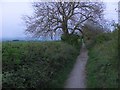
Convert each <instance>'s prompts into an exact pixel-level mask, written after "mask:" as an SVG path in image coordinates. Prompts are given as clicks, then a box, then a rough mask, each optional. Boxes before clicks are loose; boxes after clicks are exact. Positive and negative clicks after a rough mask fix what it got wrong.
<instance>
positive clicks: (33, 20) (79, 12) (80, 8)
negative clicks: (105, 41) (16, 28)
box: [24, 2, 104, 37]
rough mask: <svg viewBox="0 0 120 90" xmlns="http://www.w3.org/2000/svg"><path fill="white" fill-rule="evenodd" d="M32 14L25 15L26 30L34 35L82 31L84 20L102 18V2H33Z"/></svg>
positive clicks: (95, 20) (97, 20)
mask: <svg viewBox="0 0 120 90" xmlns="http://www.w3.org/2000/svg"><path fill="white" fill-rule="evenodd" d="M32 5H33V7H34V15H33V16H25V17H24V20H25V23H26V32H28V33H30V34H32V35H33V36H35V37H40V36H43V35H51V33H56V32H57V31H60V32H61V33H62V34H74V33H75V32H76V31H80V32H81V33H82V27H83V26H84V24H85V22H86V21H88V20H90V21H93V22H99V21H100V19H102V18H103V17H102V15H103V14H102V13H103V9H104V8H103V6H104V4H103V3H102V2H34V3H32Z"/></svg>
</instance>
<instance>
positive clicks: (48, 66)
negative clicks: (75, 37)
mask: <svg viewBox="0 0 120 90" xmlns="http://www.w3.org/2000/svg"><path fill="white" fill-rule="evenodd" d="M78 54H79V50H77V49H76V48H74V47H73V46H71V45H68V44H65V43H63V42H60V41H57V42H3V43H2V65H3V67H2V73H3V78H2V83H3V87H4V88H6V87H7V88H8V87H9V88H10V87H12V88H31V87H35V88H36V87H37V88H48V87H49V88H52V87H58V88H60V87H63V86H64V82H65V80H66V79H67V75H68V74H69V72H70V70H71V69H72V67H73V64H74V62H75V60H76V58H77V55H78Z"/></svg>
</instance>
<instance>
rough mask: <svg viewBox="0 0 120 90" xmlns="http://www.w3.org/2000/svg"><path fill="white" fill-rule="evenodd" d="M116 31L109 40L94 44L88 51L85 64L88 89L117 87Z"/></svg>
mask: <svg viewBox="0 0 120 90" xmlns="http://www.w3.org/2000/svg"><path fill="white" fill-rule="evenodd" d="M117 36H118V35H117V31H116V32H113V33H112V35H110V36H109V37H111V38H112V39H111V40H108V41H105V42H103V43H99V44H95V46H94V47H93V48H91V49H89V59H88V62H87V87H88V88H117V87H118V69H117V68H118V43H117V42H118V41H117V40H118V39H117Z"/></svg>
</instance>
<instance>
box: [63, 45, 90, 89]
mask: <svg viewBox="0 0 120 90" xmlns="http://www.w3.org/2000/svg"><path fill="white" fill-rule="evenodd" d="M87 59H88V51H87V49H86V48H85V45H84V43H83V45H82V47H81V50H80V55H79V56H78V57H77V60H76V63H75V65H74V67H73V70H72V71H71V73H70V75H69V77H68V79H67V81H66V84H65V87H64V88H86V71H85V68H86V63H87Z"/></svg>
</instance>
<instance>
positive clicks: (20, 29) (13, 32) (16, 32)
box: [0, 0, 119, 38]
mask: <svg viewBox="0 0 120 90" xmlns="http://www.w3.org/2000/svg"><path fill="white" fill-rule="evenodd" d="M11 1H12V2H10V0H4V1H3V2H2V3H0V6H1V8H2V10H1V8H0V19H1V20H2V21H0V33H2V35H1V34H0V38H21V37H26V36H25V34H24V31H25V25H24V24H23V23H24V22H23V20H22V19H21V17H22V15H32V6H31V3H30V2H28V1H29V0H24V2H23V0H21V2H15V1H16V0H11ZM18 1H19V0H18ZM25 1H27V2H25ZM103 1H104V0H103ZM105 1H108V0H105ZM118 1H119V0H114V2H106V9H105V12H104V14H105V18H106V19H108V20H110V21H111V20H115V21H116V22H117V20H118V14H117V12H116V11H115V9H117V7H118V6H117V2H118ZM1 26H2V27H1Z"/></svg>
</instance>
